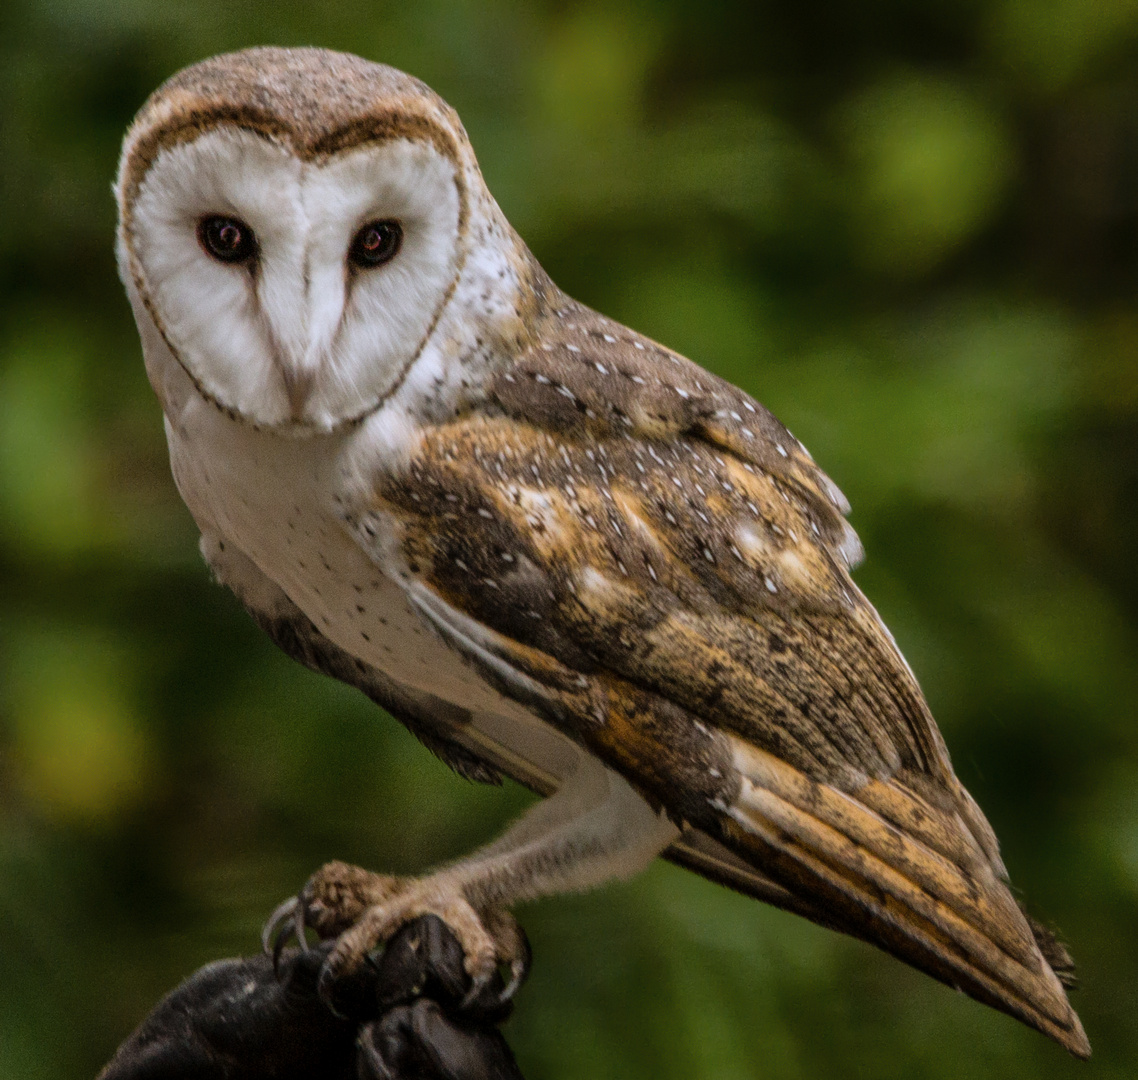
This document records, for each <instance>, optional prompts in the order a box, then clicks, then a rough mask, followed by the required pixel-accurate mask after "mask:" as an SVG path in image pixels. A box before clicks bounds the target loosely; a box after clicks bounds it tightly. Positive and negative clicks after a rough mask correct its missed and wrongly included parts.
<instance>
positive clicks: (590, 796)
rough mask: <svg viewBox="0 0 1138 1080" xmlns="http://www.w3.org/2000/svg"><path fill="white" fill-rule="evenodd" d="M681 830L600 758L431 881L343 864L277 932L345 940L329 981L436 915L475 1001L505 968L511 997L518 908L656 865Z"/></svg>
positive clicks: (275, 924)
mask: <svg viewBox="0 0 1138 1080" xmlns="http://www.w3.org/2000/svg"><path fill="white" fill-rule="evenodd" d="M678 835H679V829H677V827H676V826H675V825H673V824H672V822H670V821H669V820H667V819H666V818H664V817H662V816H661V815H659V814H657V813H656V811H655V810H653V809H652V807H651V806H649V805H648V803H647V802H645V800H644V799H643V798H642V797H641V796H640V795H639V794H637V792H636V791H635V790H633V788H632V787H630V786H629V785H628V783H627V782H626V781H625V780H623V779H622V778H621V777H620V776H618V775H617V774H616V773H613V772H610V771H609V770H608V769H606V768H604V767H603V766H602V765H601V764H600V763H599V762H597V761H596V760H595V759H593V758H589V757H586V756H584V755H583V756H582V758H581V762H580V764H579V766H578V768H577V770H576V771H575V772H574V773H573V775H572V776H571V777H569V778H568V779H567V780H566V781H565V782H564V784H563V785H562V786H561V788H560V789H559V790H558V791H557V792H556V793H555V794H554V795H552V796H550V797H549V798H548V799H545V800H543V801H542V802H540V803H537V804H536V805H535V806H533V807H531V808H530V810H529V811H528V812H527V813H526V814H525V815H523V816H522V817H521V818H520V819H519V820H518V821H517V822H515V823H514V824H513V825H512V826H511V827H510V828H509V829H508V830H507V831H506V832H505V833H504V834H503V835H502V836H501V837H500V838H499V839H498V840H496V841H495V842H494V843H492V844H490V845H489V846H488V847H486V848H483V849H482V850H481V851H478V852H475V853H474V854H473V855H471V856H470V857H468V858H466V859H463V860H461V861H459V862H456V863H452V864H451V865H449V866H445V867H442V868H441V869H439V870H437V871H436V872H435V873H433V874H430V875H428V876H427V877H423V878H404V877H387V876H384V875H380V874H373V873H371V872H369V871H367V870H361V869H360V868H359V867H355V866H349V865H347V864H345V863H341V862H332V863H328V864H327V865H325V866H323V867H322V868H321V869H320V870H318V871H317V872H316V873H315V874H314V875H313V876H312V877H311V878H310V879H309V881H308V883H307V884H306V885H305V887H304V888H303V889H302V890H301V893H300V895H299V896H298V897H296V898H295V900H292V901H286V903H285V904H283V905H282V906H281V908H279V909H278V911H277V913H276V914H275V915H274V917H273V919H271V920H270V922H269V924H268V925H267V926H266V928H265V935H266V944H267V945H269V944H271V943H272V941H273V939H274V938H275V939H276V941H277V947H278V948H279V945H280V942H281V941H282V939H284V938H287V937H288V936H289V932H290V926H295V932H296V934H297V936H298V937H299V938H301V939H302V938H303V932H304V928H305V927H309V928H311V929H313V930H315V931H316V933H318V934H319V935H320V936H321V937H323V938H330V937H337V938H338V940H337V942H336V946H335V948H334V949H333V950H332V953H331V954H330V955H329V958H328V961H327V963H326V965H325V968H324V971H323V972H322V973H321V984H322V988H323V989H324V990H328V989H329V988H330V987H331V985H332V984H333V983H334V982H336V981H338V980H339V979H341V978H343V977H345V976H347V975H350V974H351V973H352V972H353V971H354V970H355V969H356V968H357V967H358V966H359V965H360V964H361V963H362V962H363V961H364V958H365V957H366V956H367V954H368V953H369V952H371V951H372V950H373V949H374V948H376V947H377V946H378V945H380V944H381V943H383V942H384V941H386V940H387V939H388V938H390V937H391V936H392V935H393V934H394V933H395V932H396V931H397V930H398V929H399V928H400V927H401V926H403V925H405V924H406V923H408V922H410V921H411V920H413V919H416V918H418V917H419V916H420V915H427V914H433V915H437V916H438V917H439V918H441V919H442V920H443V921H444V922H445V923H446V924H447V926H449V927H450V929H451V931H452V932H453V933H454V935H455V937H456V938H457V939H458V941H459V943H460V944H461V945H462V948H463V952H464V954H465V961H464V963H465V967H466V971H467V973H468V974H469V975H470V977H471V980H472V985H471V991H470V994H469V995H468V999H470V1000H472V999H474V998H475V997H477V996H478V995H479V994H481V992H482V991H483V990H484V989H485V988H486V987H487V986H488V985H490V983H491V982H492V981H493V980H494V978H495V976H496V975H497V973H498V968H499V966H500V965H506V966H508V967H509V968H510V972H511V978H510V980H509V982H508V983H507V984H506V985H505V988H504V990H503V991H502V994H501V996H502V997H503V998H508V997H509V996H511V995H512V994H513V992H514V991H515V990H516V989H517V987H518V986H519V985H520V984H521V982H522V980H523V979H524V977H525V973H526V970H527V968H528V963H529V947H528V944H527V943H526V940H525V935H524V934H523V933H522V931H521V928H520V927H519V926H518V924H517V923H516V922H515V920H514V917H513V916H512V915H511V914H510V912H509V908H510V907H511V906H513V905H514V904H516V903H519V902H521V901H524V900H532V899H536V898H537V897H540V896H548V895H551V894H554V893H559V892H579V891H583V890H586V889H590V888H593V887H595V886H597V885H600V884H601V883H602V882H605V881H608V880H610V879H612V878H617V877H630V876H631V875H633V874H635V873H637V872H639V871H640V870H642V869H643V868H644V867H646V866H647V865H648V864H649V863H650V862H651V861H652V859H654V858H655V857H656V856H657V855H658V854H659V853H660V852H661V851H663V850H664V849H665V848H666V847H667V846H668V845H669V844H670V843H671V842H672V841H673V840H674V839H675V838H676V837H677V836H678Z"/></svg>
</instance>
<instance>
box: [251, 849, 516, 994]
mask: <svg viewBox="0 0 1138 1080" xmlns="http://www.w3.org/2000/svg"><path fill="white" fill-rule="evenodd" d="M421 915H435V916H437V917H438V918H439V919H441V920H442V921H443V922H444V923H445V924H446V926H447V927H448V928H449V929H450V931H451V933H452V934H453V935H454V937H455V938H456V939H457V941H458V943H459V945H460V946H461V947H462V951H463V965H462V966H463V969H464V971H465V973H466V975H467V976H468V978H469V987H468V989H467V991H466V994H465V997H464V998H463V1000H462V1008H464V1009H465V1008H470V1007H476V1008H485V1007H487V1006H490V1007H500V1006H501V1005H503V1004H505V1003H506V1002H508V1001H509V1000H510V999H511V998H512V997H513V996H514V994H515V993H516V992H517V990H518V988H519V987H520V986H521V984H522V983H523V982H524V981H525V978H526V975H527V974H528V973H529V967H530V947H529V942H528V941H527V940H526V936H525V932H524V931H523V930H522V928H521V927H520V926H519V925H518V923H517V921H516V920H515V919H514V917H513V916H512V915H511V914H510V913H509V912H508V911H506V910H505V908H500V907H496V908H481V909H480V908H476V907H475V906H474V905H473V904H472V903H471V901H470V899H469V898H468V896H467V895H466V890H465V888H464V886H463V884H462V882H461V881H460V880H459V879H458V878H457V877H456V876H455V875H453V874H448V873H446V872H443V873H440V874H436V875H432V876H431V877H426V878H406V877H390V876H386V875H382V874H373V873H371V872H370V871H368V870H363V869H361V868H360V867H358V866H350V865H348V864H347V863H342V862H330V863H327V864H325V865H324V866H322V867H321V868H320V869H319V870H317V871H316V873H315V874H313V875H312V877H310V878H309V879H308V882H307V883H306V884H305V886H304V888H303V889H301V891H300V893H299V895H297V896H295V897H291V898H290V899H288V900H286V901H285V902H284V903H283V904H281V905H280V907H278V908H277V910H276V911H274V912H273V914H272V915H271V916H270V918H269V921H268V922H267V923H266V924H265V929H264V931H263V933H262V944H263V945H264V947H265V951H266V952H269V953H271V954H272V956H273V958H274V962H275V961H276V960H277V959H279V957H280V955H281V951H282V950H283V949H284V947H285V946H286V945H287V944H288V943H289V941H291V940H293V939H295V940H296V942H297V944H298V945H299V946H300V947H301V949H305V948H307V942H306V940H305V933H306V931H307V930H312V931H314V932H315V933H316V934H317V935H318V936H319V937H321V938H322V939H327V938H336V939H337V940H336V944H335V947H334V948H333V949H332V952H331V953H330V954H329V956H328V959H327V960H326V961H325V962H324V966H323V968H322V969H321V972H320V977H319V980H318V984H317V989H318V991H319V993H320V995H321V997H323V998H324V1000H325V1001H326V1002H327V1003H328V1004H329V1005H330V1006H332V1007H333V1008H335V1005H334V1003H333V1001H332V990H333V987H334V986H336V985H338V984H342V983H344V982H345V981H350V980H351V978H352V976H353V975H354V974H355V973H356V972H357V971H358V970H359V969H360V966H361V965H362V964H364V963H365V962H367V961H368V956H369V953H371V952H372V950H374V949H376V948H377V947H378V946H380V945H382V944H384V943H385V942H386V941H388V939H390V938H391V937H392V936H393V935H394V934H395V933H396V931H397V930H399V928H400V927H402V926H404V925H406V924H407V923H409V922H411V921H412V920H414V919H417V918H418V917H419V916H421ZM431 937H432V935H427V939H428V940H425V941H424V942H423V946H424V948H425V950H426V951H427V953H428V954H431V953H432V951H433V949H434V947H435V944H437V943H434V944H433V943H432V941H431V940H430V938H431ZM434 959H436V958H434V957H433V956H431V955H428V960H434ZM437 959H438V960H439V961H440V962H441V960H442V958H441V957H439V958H437ZM436 966H438V965H437V964H436ZM502 966H506V967H508V968H509V971H510V977H509V979H508V980H504V979H503V978H502V975H501V973H500V971H499V968H500V967H502Z"/></svg>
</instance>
